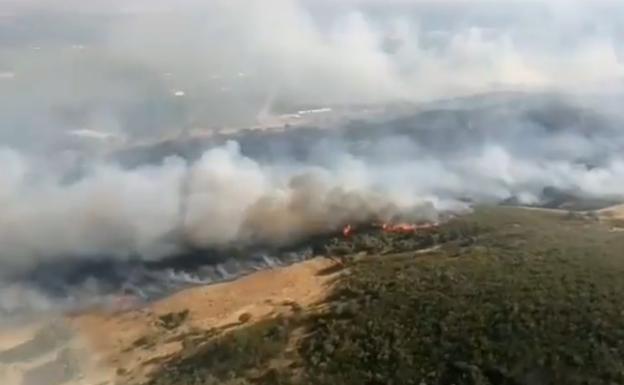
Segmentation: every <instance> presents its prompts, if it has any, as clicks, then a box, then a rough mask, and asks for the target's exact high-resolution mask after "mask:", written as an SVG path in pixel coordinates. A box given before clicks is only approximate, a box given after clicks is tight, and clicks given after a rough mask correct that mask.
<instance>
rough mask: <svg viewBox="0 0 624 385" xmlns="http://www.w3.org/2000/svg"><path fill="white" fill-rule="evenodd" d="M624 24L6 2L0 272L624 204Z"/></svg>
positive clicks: (535, 17)
mask: <svg viewBox="0 0 624 385" xmlns="http://www.w3.org/2000/svg"><path fill="white" fill-rule="evenodd" d="M623 32H624V5H622V4H620V3H619V2H608V1H591V2H590V1H555V2H551V1H548V2H546V1H532V2H521V1H476V0H475V1H469V0H463V1H450V0H449V1H420V0H416V1H408V0H403V1H400V0H393V1H388V0H385V1H382V0H342V1H324V0H323V1H312V0H310V1H307V0H301V1H296V0H274V1H270V2H266V1H245V0H234V1H220V0H214V1H193V0H184V1H176V2H173V1H172V0H158V1H143V0H134V1H107V2H104V1H90V2H84V1H73V0H62V1H54V2H53V1H45V0H27V1H24V0H21V1H12V0H8V1H7V0H0V106H2V107H0V122H2V123H0V169H1V171H0V271H1V272H2V274H7V275H8V274H11V273H13V272H15V271H27V270H29V269H33V268H35V267H36V266H37V265H38V264H41V263H50V262H51V261H52V262H54V261H61V260H65V259H67V258H84V259H98V258H116V259H119V260H133V259H137V258H138V259H142V260H148V261H154V260H160V259H162V258H165V257H169V256H172V255H176V254H178V253H183V252H185V251H187V250H188V249H189V248H192V249H202V248H214V247H216V248H226V247H231V246H234V245H252V244H272V245H283V244H287V243H289V242H292V241H294V240H298V239H301V238H302V237H305V236H308V235H312V234H316V233H320V232H324V231H332V230H336V229H337V228H339V227H340V226H342V225H344V224H345V223H349V222H361V221H368V220H372V219H385V220H388V219H393V218H396V217H406V216H407V217H409V219H410V220H435V219H436V218H437V216H438V215H439V214H440V213H441V212H447V211H450V212H457V211H462V210H466V209H467V208H468V204H467V203H466V202H467V201H474V202H485V203H497V202H500V201H503V200H508V199H517V200H519V201H521V202H523V203H536V202H539V201H540V199H542V195H543V190H544V188H545V187H556V188H558V189H562V190H565V191H572V192H574V193H575V194H579V195H581V196H587V197H600V198H605V199H615V200H617V199H621V198H622V195H623V194H624V186H622V184H621V182H620V181H622V180H624V159H623V158H622V156H621V155H620V154H622V150H623V149H624V135H623V134H622V128H621V122H622V115H621V113H620V111H619V105H620V103H621V102H622V101H623V98H622V93H621V81H622V75H623V71H624V67H623V63H622V57H621V48H620V46H619V45H618V43H617V42H618V41H621V38H622V33H623ZM466 95H478V96H471V97H462V96H466ZM440 100H441V101H440ZM354 106H357V111H360V112H362V111H364V112H362V113H361V114H360V113H355V114H352V115H349V119H346V118H344V119H343V117H340V116H338V117H337V115H340V114H341V112H340V111H351V110H350V108H356V107H354ZM396 106H400V107H396ZM319 108H326V109H331V110H330V111H332V112H331V113H330V114H328V115H329V116H331V117H334V118H336V117H337V118H336V119H334V120H331V122H332V123H331V124H324V126H325V127H324V129H320V128H318V129H316V128H314V127H308V128H305V129H304V128H302V127H292V128H291V129H290V130H286V131H284V132H272V131H271V132H269V131H267V132H264V131H258V132H256V131H251V132H244V133H238V134H232V135H229V136H228V137H227V138H222V140H221V139H219V140H212V139H205V138H204V137H202V138H199V137H198V138H193V137H190V136H185V135H181V136H178V134H179V133H180V132H183V133H188V132H189V131H191V130H194V131H201V132H202V133H204V134H206V133H211V132H212V133H214V132H216V131H217V130H218V129H224V128H230V129H236V128H245V127H250V126H258V125H265V124H266V121H267V120H268V121H271V122H275V121H278V122H281V123H283V120H279V119H284V118H283V116H285V115H298V116H299V117H301V115H302V111H304V112H305V110H306V109H319ZM371 110H376V111H382V113H377V114H374V116H373V114H369V113H368V112H369V111H371ZM316 113H318V111H317V112H314V113H309V114H311V115H314V114H316ZM323 113H325V112H322V113H320V114H321V115H322V114H323ZM373 118H374V119H373ZM347 121H350V122H349V123H347ZM307 123H308V124H307V125H308V126H315V124H313V123H310V122H307ZM281 125H283V124H281ZM205 136H206V135H205ZM172 137H173V138H177V139H171V138H172ZM165 138H167V139H168V140H169V142H173V143H174V144H175V146H174V147H175V148H176V149H180V148H182V149H185V148H187V147H188V143H189V142H193V145H194V146H195V147H194V150H193V151H184V150H180V151H178V150H176V151H161V150H159V149H158V148H159V147H158V145H152V144H149V143H159V142H160V141H161V140H163V141H164V139H165ZM85 143H87V144H85ZM111 143H114V144H111ZM146 143H148V144H146ZM185 146H186V147H185ZM191 153H192V154H191ZM124 154H125V155H124ZM128 154H133V155H132V156H133V157H135V158H136V159H141V160H139V161H134V162H126V161H124V156H126V157H127V156H128ZM122 155H123V156H122ZM143 158H144V159H143ZM147 159H149V160H147Z"/></svg>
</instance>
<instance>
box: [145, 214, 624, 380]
mask: <svg viewBox="0 0 624 385" xmlns="http://www.w3.org/2000/svg"><path fill="white" fill-rule="evenodd" d="M432 246H433V247H432ZM326 249H327V251H328V253H333V254H341V255H343V256H342V258H343V260H344V261H345V265H346V268H345V270H344V272H343V274H341V275H340V278H339V281H338V282H337V284H336V288H335V291H334V292H333V293H331V295H330V298H328V299H327V303H326V304H323V306H319V309H318V310H316V311H302V312H295V313H294V314H293V315H292V316H290V317H284V318H279V319H274V320H270V321H265V322H263V323H261V324H255V325H252V326H249V327H247V328H244V329H238V330H236V331H234V332H231V333H228V334H226V335H224V336H221V337H216V338H208V337H206V338H205V339H197V338H196V339H194V340H193V341H192V343H191V342H189V343H188V344H187V348H186V349H185V350H184V352H183V353H182V354H181V355H180V356H179V357H175V358H174V359H172V360H171V361H170V362H169V363H168V364H166V365H165V366H164V367H163V370H162V372H161V373H158V374H157V375H156V376H155V377H154V380H153V381H152V382H151V383H150V385H184V384H197V385H200V384H201V385H207V384H267V385H268V384H327V385H334V384H352V385H362V384H441V385H451V384H458V385H459V384H492V385H494V384H622V383H624V296H623V295H622V293H624V258H623V251H624V233H622V232H613V231H611V229H610V228H609V227H608V226H606V225H603V224H601V223H599V222H597V221H595V220H592V219H590V218H582V217H577V216H571V215H560V214H556V213H547V212H541V211H538V210H524V209H520V208H500V207H498V208H479V209H477V210H476V211H475V213H473V214H471V215H468V216H465V217H462V218H458V219H455V220H453V221H452V222H450V223H448V224H446V225H444V226H443V227H442V228H441V229H440V230H439V231H437V233H436V234H434V235H432V236H413V235H388V234H362V235H359V236H357V237H355V238H354V239H351V240H348V241H347V240H341V239H339V238H337V239H334V240H329V241H328V245H327V248H326ZM422 249H425V250H424V251H422ZM419 250H421V251H419ZM363 254H366V256H363ZM354 255H358V257H357V258H356V257H353V256H354Z"/></svg>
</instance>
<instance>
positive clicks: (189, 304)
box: [0, 258, 334, 385]
mask: <svg viewBox="0 0 624 385" xmlns="http://www.w3.org/2000/svg"><path fill="white" fill-rule="evenodd" d="M333 264H334V262H332V261H330V260H328V259H322V258H318V259H313V260H310V261H306V262H303V263H300V264H297V265H293V266H289V267H283V268H276V269H272V270H266V271H261V272H257V273H255V274H252V275H249V276H246V277H243V278H241V279H238V280H236V281H232V282H227V283H222V284H217V285H211V286H206V287H198V288H193V289H189V290H186V291H183V292H180V293H177V294H175V295H172V296H171V297H169V298H166V299H163V300H161V301H159V302H157V303H154V304H151V305H148V306H144V307H141V308H136V309H133V310H130V311H118V312H111V311H104V310H96V311H91V312H88V313H85V314H78V315H73V316H71V317H65V318H63V319H58V318H57V319H54V320H50V321H45V322H39V323H37V324H33V325H32V326H30V327H27V328H24V329H21V330H10V331H6V332H0V383H2V384H7V385H82V384H85V385H87V384H88V385H100V384H102V385H104V384H125V383H136V382H141V381H142V380H143V379H145V378H147V375H148V374H149V373H150V372H151V371H153V370H155V369H157V368H158V367H159V366H160V364H162V363H163V362H164V361H166V360H167V359H168V358H169V357H171V356H173V355H175V354H176V353H178V352H179V351H180V350H181V349H182V348H183V344H184V343H186V342H188V340H189V336H197V338H206V337H207V336H209V335H218V334H220V333H222V332H224V331H226V330H230V329H234V328H237V327H239V326H240V325H243V324H246V325H248V324H251V323H254V322H258V321H261V320H266V319H267V318H271V317H276V316H279V315H283V314H287V313H289V312H292V311H294V310H295V309H296V310H300V309H305V308H307V307H311V306H314V305H315V304H317V303H319V302H320V301H321V300H322V299H323V297H324V296H325V294H326V292H327V290H328V288H329V287H330V286H331V283H332V279H333V275H332V274H326V272H328V271H331V268H332V266H333Z"/></svg>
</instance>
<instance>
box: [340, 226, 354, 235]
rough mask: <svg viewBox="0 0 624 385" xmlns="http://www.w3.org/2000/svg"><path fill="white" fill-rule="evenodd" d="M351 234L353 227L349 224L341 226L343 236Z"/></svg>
mask: <svg viewBox="0 0 624 385" xmlns="http://www.w3.org/2000/svg"><path fill="white" fill-rule="evenodd" d="M351 234H353V227H352V226H351V225H346V226H345V227H343V228H342V235H343V236H344V237H345V238H347V237H350V236H351Z"/></svg>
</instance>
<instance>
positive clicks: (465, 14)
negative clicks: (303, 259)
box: [0, 0, 624, 147]
mask: <svg viewBox="0 0 624 385" xmlns="http://www.w3.org/2000/svg"><path fill="white" fill-rule="evenodd" d="M623 28H624V4H622V3H621V2H607V1H598V2H596V1H563V0H560V1H550V0H549V1H545V0H544V1H530V2H528V1H527V2H521V1H504V0H499V1H494V0H490V1H476V0H475V1H470V0H461V1H450V0H449V1H421V0H415V1H409V0H391V1H388V0H339V1H329V0H320V1H319V0H272V1H252V0H229V1H225V0H211V1H198V0H182V1H173V0H150V1H147V0H124V1H122V0H115V1H78V0H54V1H53V0H19V1H17V0H0V105H1V106H2V107H0V121H1V122H2V123H0V124H1V125H0V143H5V144H11V145H13V146H18V147H28V146H29V147H32V146H33V144H34V143H35V142H39V143H50V142H52V143H56V142H58V141H60V140H62V138H63V136H62V135H61V134H62V133H65V132H67V131H70V130H80V129H92V130H100V131H107V132H116V133H124V134H128V133H129V134H131V135H141V136H152V135H160V134H161V133H163V132H167V131H170V130H177V129H179V128H180V126H181V125H183V124H193V125H196V126H201V127H207V128H208V127H218V126H222V125H233V126H239V125H246V124H252V123H254V122H255V120H256V117H257V115H258V114H259V112H260V111H261V110H262V109H263V108H264V107H267V106H269V107H270V106H271V104H274V103H280V104H283V102H284V101H286V102H287V104H289V105H292V106H293V108H296V107H297V106H301V105H326V104H332V103H369V102H373V103H375V102H388V101H396V100H410V101H418V100H427V99H435V98H441V97H447V96H453V95H458V94H465V93H472V92H481V91H487V90H491V89H509V88H522V89H527V88H528V89H535V88H537V89H543V88H572V89H575V90H579V89H580V90H585V89H587V88H588V87H590V86H591V87H594V88H596V87H598V88H605V87H607V86H608V87H609V88H613V87H619V82H620V81H621V77H622V73H623V71H624V67H623V65H622V57H621V54H622V52H621V47H620V45H619V44H618V41H621V40H622V39H621V37H623V36H622V34H623V32H624V29H623ZM179 91H184V93H185V96H184V97H182V98H174V97H173V96H174V94H175V93H176V92H179ZM59 133H60V134H59ZM35 139H36V140H35Z"/></svg>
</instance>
